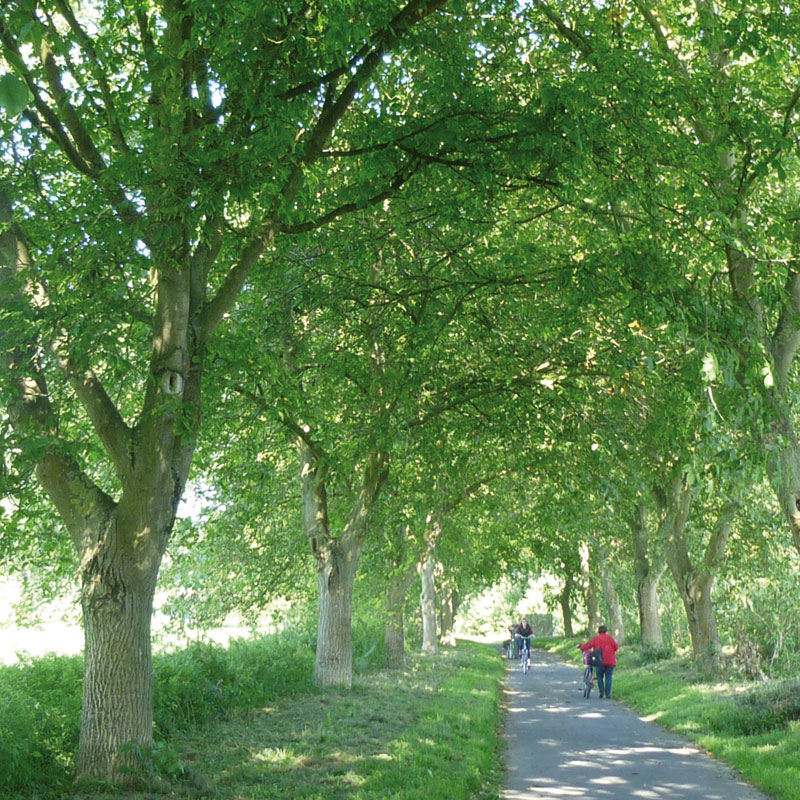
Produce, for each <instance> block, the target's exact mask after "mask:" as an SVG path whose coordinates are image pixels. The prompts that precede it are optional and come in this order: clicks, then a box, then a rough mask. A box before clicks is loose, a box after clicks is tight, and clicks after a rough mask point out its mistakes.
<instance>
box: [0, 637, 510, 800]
mask: <svg viewBox="0 0 800 800" xmlns="http://www.w3.org/2000/svg"><path fill="white" fill-rule="evenodd" d="M284 644H285V643H284ZM307 650H308V648H307V647H306V648H305V650H302V649H301V650H293V649H292V648H291V647H284V648H281V652H282V653H283V654H284V655H283V657H282V658H281V659H278V658H277V655H276V653H275V644H274V643H273V644H271V645H270V644H265V643H263V642H260V643H259V642H256V643H244V642H242V643H238V644H237V645H236V646H235V647H234V648H232V649H231V650H225V649H223V648H219V647H212V646H205V645H204V646H196V647H193V648H191V649H190V650H189V651H186V652H181V653H177V654H173V655H171V656H166V657H164V658H163V660H159V661H158V662H157V663H156V667H155V670H154V672H155V683H156V688H157V691H156V697H157V700H156V719H157V720H158V729H159V730H160V731H162V732H167V734H168V735H164V736H162V737H161V738H160V739H159V742H158V745H157V746H156V748H154V751H153V752H152V753H149V754H143V756H145V757H146V761H147V766H148V769H149V771H150V773H151V780H150V781H149V785H148V786H147V787H146V789H147V790H146V791H143V790H140V791H137V792H128V793H124V792H121V791H120V790H119V789H110V788H104V787H103V786H101V785H94V786H89V785H85V786H83V787H82V788H81V789H80V790H76V789H74V788H73V787H72V786H71V785H69V784H68V779H69V777H70V773H69V770H67V769H65V768H64V767H63V765H61V767H59V770H56V772H55V773H53V772H52V771H51V772H48V771H47V769H45V766H48V765H49V766H52V765H51V762H50V761H48V762H47V764H44V763H43V764H40V765H39V766H37V765H36V764H33V765H32V766H31V769H30V771H29V774H27V775H26V783H25V785H24V786H19V785H18V786H17V788H16V789H15V790H14V791H13V792H9V790H8V787H6V793H4V792H3V791H2V790H0V797H2V798H3V800H10V798H14V800H34V799H35V800H62V799H63V800H65V799H66V798H73V799H74V800H110V799H111V798H112V797H113V798H116V799H117V800H156V798H181V799H183V800H190V799H192V800H200V798H202V799H203V800H261V799H262V798H275V799H276V800H280V799H284V800H316V799H319V800H322V799H323V798H324V799H325V800H336V799H337V798H342V799H344V798H347V799H348V800H369V798H376V800H377V798H381V800H384V799H386V800H390V799H391V798H403V800H414V799H415V798H419V800H423V799H424V800H462V799H463V800H468V799H469V800H483V799H485V800H489V799H490V798H496V797H497V791H498V786H499V785H500V783H501V781H502V767H501V756H500V745H499V737H498V731H499V729H500V724H501V722H502V709H501V701H500V698H501V683H502V678H503V674H504V663H503V660H502V659H501V658H499V657H498V654H497V652H496V651H495V650H493V649H492V648H488V647H485V646H481V645H477V644H473V643H470V642H462V643H459V646H458V647H457V648H444V649H443V651H442V653H441V654H440V655H438V656H435V657H430V656H428V657H423V656H418V655H410V656H409V665H408V668H407V669H406V670H405V671H402V672H389V671H375V670H372V671H367V672H363V673H359V674H357V675H356V677H355V680H354V686H353V689H352V690H351V691H343V690H325V691H323V690H318V689H315V688H314V687H313V686H312V685H311V682H310V676H311V673H312V671H313V653H311V654H310V657H309V655H308V654H307V652H306V651H307ZM286 654H288V655H286ZM70 663H71V664H74V662H72V661H71V662H70ZM30 668H31V669H35V667H33V665H32V666H31V667H30ZM298 676H299V677H298ZM4 677H5V676H4V675H3V674H2V671H0V690H1V689H2V688H3V686H4V685H5V682H4ZM294 681H297V682H294ZM253 699H257V701H258V702H257V703H253V702H252V700H253ZM71 703H72V701H71ZM73 707H74V704H71V705H70V708H73ZM70 731H71V732H72V735H73V737H74V731H73V730H72V728H70ZM1 733H2V731H0V734H1ZM31 735H32V736H33V735H34V734H31ZM29 738H30V737H29ZM68 746H74V741H73V739H70V740H69V744H68ZM31 752H32V751H31V750H29V753H28V754H29V755H30V753H31ZM59 752H60V753H61V755H62V756H63V750H60V751H59ZM1 757H2V749H1V745H0V758H1ZM37 770H39V774H38V775H37Z"/></svg>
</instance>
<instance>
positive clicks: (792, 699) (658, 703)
mask: <svg viewBox="0 0 800 800" xmlns="http://www.w3.org/2000/svg"><path fill="white" fill-rule="evenodd" d="M577 642H578V640H577V639H538V640H536V641H535V642H534V646H537V647H541V648H543V649H546V650H549V651H550V652H555V653H558V654H559V655H561V656H562V657H563V658H564V659H565V660H568V661H570V662H574V663H576V664H579V663H580V661H581V656H580V653H579V652H578V651H577V649H576V647H575V645H576V644H577ZM626 649H627V648H626ZM627 655H628V656H629V658H627V660H628V661H629V663H631V662H632V663H638V661H639V654H638V653H637V652H636V651H635V649H634V648H629V649H627ZM625 662H626V651H625V650H623V649H620V656H619V664H620V666H619V668H618V670H617V671H616V672H615V673H614V694H615V696H616V698H617V699H618V700H621V701H622V702H623V703H625V704H626V705H627V706H629V707H630V708H631V709H633V710H634V711H635V712H636V713H638V714H640V715H641V716H642V717H643V718H645V719H647V720H650V721H653V722H656V723H657V724H659V725H661V726H663V727H664V728H667V729H668V730H671V731H675V732H676V733H680V734H683V735H685V736H686V737H688V738H689V739H691V740H692V741H693V742H695V743H696V744H697V745H698V746H699V747H701V748H703V749H704V750H706V751H708V752H709V753H710V754H711V755H713V756H715V757H716V758H719V759H720V760H722V761H725V762H726V763H728V764H729V765H730V766H732V767H733V768H734V769H735V770H736V771H737V772H738V773H739V774H740V775H741V776H742V778H743V780H745V781H747V782H748V783H751V784H752V785H753V786H756V787H758V788H759V789H761V790H762V791H763V792H765V793H767V794H769V795H770V796H772V797H774V798H776V800H798V797H800V790H798V786H800V758H798V755H797V754H798V753H799V752H800V697H799V696H800V685H798V682H797V681H796V680H787V681H771V682H769V683H767V684H754V683H750V682H745V681H741V680H726V681H725V682H711V681H709V680H708V679H707V678H704V677H703V676H701V675H699V674H698V673H697V672H696V670H695V669H694V667H693V665H692V664H691V662H690V661H689V660H688V659H686V658H680V657H673V658H669V659H664V660H662V661H659V662H657V663H654V664H649V665H647V666H637V667H633V668H628V667H626V666H625Z"/></svg>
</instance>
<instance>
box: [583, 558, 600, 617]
mask: <svg viewBox="0 0 800 800" xmlns="http://www.w3.org/2000/svg"><path fill="white" fill-rule="evenodd" d="M580 556H581V584H582V585H583V596H584V598H585V599H586V616H587V618H588V623H587V624H588V626H589V630H590V631H596V630H597V628H598V627H599V625H600V624H601V622H602V620H601V619H600V597H599V595H598V593H597V583H596V581H595V580H594V577H593V575H592V552H591V550H590V548H589V545H588V544H587V543H586V542H582V543H581V547H580Z"/></svg>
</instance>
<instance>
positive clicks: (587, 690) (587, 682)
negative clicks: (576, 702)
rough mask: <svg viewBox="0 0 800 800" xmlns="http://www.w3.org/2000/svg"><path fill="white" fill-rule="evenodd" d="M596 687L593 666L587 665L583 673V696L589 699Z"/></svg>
mask: <svg viewBox="0 0 800 800" xmlns="http://www.w3.org/2000/svg"><path fill="white" fill-rule="evenodd" d="M592 687H594V667H593V666H592V665H591V664H587V665H586V669H585V670H584V671H583V696H584V697H589V695H590V694H591V693H592Z"/></svg>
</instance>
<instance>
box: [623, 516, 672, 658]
mask: <svg viewBox="0 0 800 800" xmlns="http://www.w3.org/2000/svg"><path fill="white" fill-rule="evenodd" d="M629 525H630V528H631V534H632V538H633V571H634V578H635V580H636V604H637V607H638V610H639V630H640V632H641V641H642V645H643V646H645V647H646V646H650V647H654V648H661V647H663V646H664V634H663V631H662V629H661V614H660V612H659V607H658V586H659V584H660V582H661V578H662V577H663V575H664V572H665V571H666V569H667V562H666V559H664V558H663V556H657V557H656V556H652V555H651V552H650V551H651V542H650V534H649V529H648V520H647V509H646V508H645V507H644V505H642V504H639V505H637V506H636V508H635V509H634V514H633V516H632V518H631V519H630V520H629Z"/></svg>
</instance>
